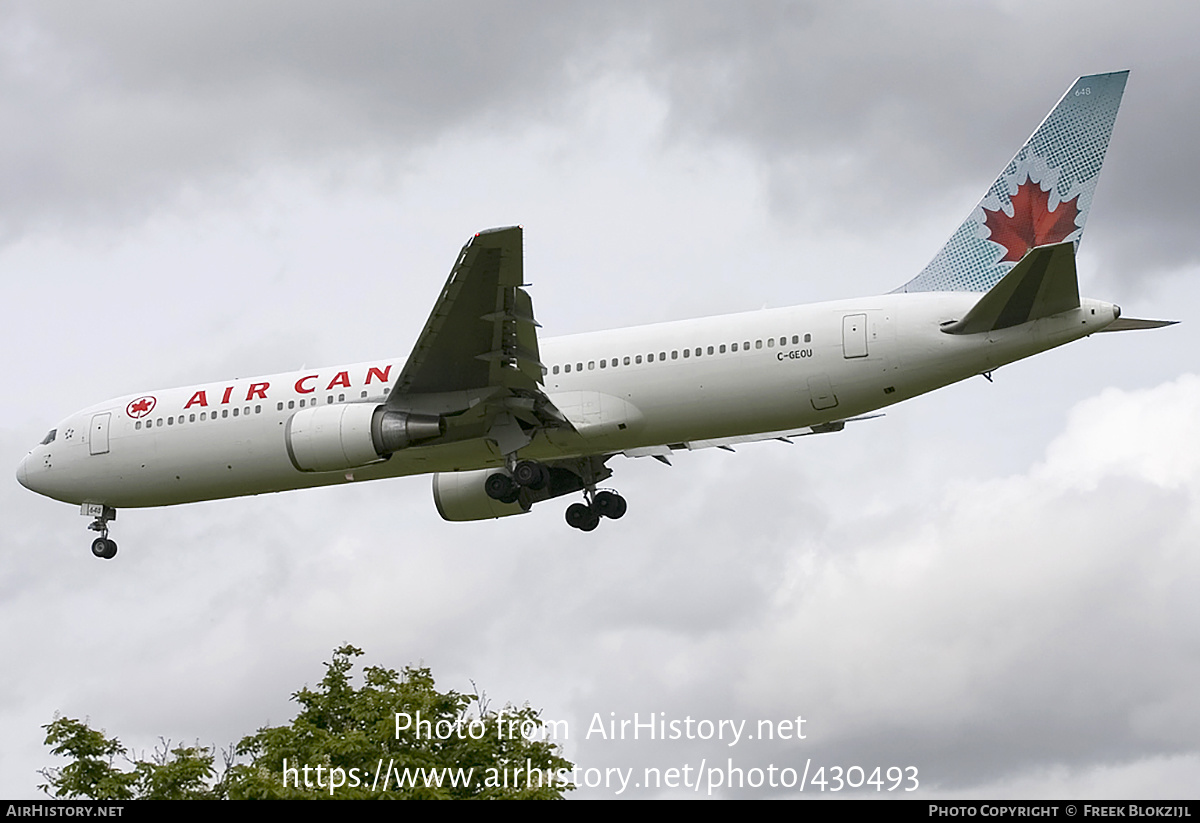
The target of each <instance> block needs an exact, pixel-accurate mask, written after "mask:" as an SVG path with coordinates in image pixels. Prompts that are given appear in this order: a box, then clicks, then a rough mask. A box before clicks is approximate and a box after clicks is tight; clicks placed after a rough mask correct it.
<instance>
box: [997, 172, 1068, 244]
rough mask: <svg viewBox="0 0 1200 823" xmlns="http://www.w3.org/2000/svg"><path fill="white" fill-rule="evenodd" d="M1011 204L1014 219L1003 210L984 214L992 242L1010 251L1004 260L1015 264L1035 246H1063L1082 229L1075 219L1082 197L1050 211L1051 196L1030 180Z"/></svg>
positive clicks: (1019, 188)
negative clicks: (1061, 244)
mask: <svg viewBox="0 0 1200 823" xmlns="http://www.w3.org/2000/svg"><path fill="white" fill-rule="evenodd" d="M1011 200H1012V206H1013V216H1012V217H1009V216H1008V215H1007V214H1005V213H1004V210H1003V209H997V210H996V211H989V210H987V209H984V210H983V211H984V214H985V215H986V216H985V218H984V221H983V222H984V225H985V226H987V227H988V228H989V229H990V230H991V232H992V233H991V236H990V237H989V238H988V239H989V240H991V241H992V242H993V243H999V244H1000V245H1001V246H1004V248H1006V249H1008V251H1007V252H1006V253H1005V255H1004V260H1007V261H1012V262H1014V263H1015V262H1016V261H1018V260H1020V259H1021V258H1022V257H1024V256H1025V255H1026V254H1028V253H1029V250H1030V249H1032V248H1034V247H1035V246H1045V245H1048V244H1051V243H1061V242H1062V241H1063V240H1065V239H1066V238H1067V235H1069V234H1070V233H1071V232H1073V231H1075V229H1077V228H1079V227H1078V226H1076V225H1075V218H1076V217H1078V216H1079V208H1078V206H1077V204H1076V201H1077V200H1079V195H1078V194H1077V195H1075V196H1074V197H1072V198H1071V199H1070V200H1063V201H1061V202H1060V203H1059V204H1058V208H1057V209H1055V210H1054V211H1050V207H1049V203H1050V192H1048V191H1042V187H1041V186H1039V185H1038V184H1036V183H1034V182H1033V181H1032V180H1030V179H1028V178H1026V179H1025V182H1024V183H1022V184H1021V185H1020V186H1018V187H1017V193H1016V194H1014V195H1013V196H1012V198H1011Z"/></svg>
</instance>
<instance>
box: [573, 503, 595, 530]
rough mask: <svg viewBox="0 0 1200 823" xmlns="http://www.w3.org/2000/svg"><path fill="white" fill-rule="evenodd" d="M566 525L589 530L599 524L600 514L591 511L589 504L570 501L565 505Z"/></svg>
mask: <svg viewBox="0 0 1200 823" xmlns="http://www.w3.org/2000/svg"><path fill="white" fill-rule="evenodd" d="M567 525H568V526H570V527H571V528H573V529H579V530H580V531H584V532H590V531H591V530H592V529H594V528H596V526H598V525H600V515H598V514H596V512H594V511H592V508H591V506H586V505H584V504H583V503H572V504H571V505H569V506H567Z"/></svg>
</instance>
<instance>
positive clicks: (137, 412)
mask: <svg viewBox="0 0 1200 823" xmlns="http://www.w3.org/2000/svg"><path fill="white" fill-rule="evenodd" d="M156 402H157V401H156V400H155V399H154V395H151V394H148V395H146V396H145V397H139V398H138V399H137V400H133V401H131V402H130V404H129V405H128V406H126V407H125V413H126V414H127V415H129V416H130V417H132V418H134V419H135V420H137V419H138V418H141V417H145V416H146V415H148V414H149V413H150V412H152V411H154V404H155V403H156Z"/></svg>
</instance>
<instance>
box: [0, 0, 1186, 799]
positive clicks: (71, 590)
mask: <svg viewBox="0 0 1200 823" xmlns="http://www.w3.org/2000/svg"><path fill="white" fill-rule="evenodd" d="M1048 5H1049V6H1050V7H1049V8H1047V6H1048ZM1198 18H1200V13H1197V12H1196V10H1195V9H1194V4H1188V3H1182V2H1181V3H1175V4H1170V3H1150V4H1140V5H1138V7H1137V8H1136V9H1135V8H1134V7H1133V5H1131V4H1128V3H1103V2H1100V3H1098V2H1087V3H1083V2H1076V3H1057V4H1045V3H1040V2H994V3H984V2H981V3H971V4H963V3H952V2H945V3H937V2H912V3H904V4H882V3H881V4H872V3H854V2H843V3H837V4H833V3H828V4H822V3H800V2H795V3H768V2H758V3H755V2H751V3H738V4H733V3H724V4H718V3H707V4H704V3H694V2H679V3H654V4H647V3H628V4H623V3H604V4H595V3H567V2H553V3H551V2H545V3H506V4H498V3H483V2H481V3H436V4H434V3H429V4H397V3H391V2H378V3H368V2H359V3H353V2H351V3H338V4H336V5H335V4H317V3H304V2H295V0H288V2H257V3H253V4H247V3H238V2H206V3H172V4H159V3H116V2H110V3H105V4H88V5H81V4H69V3H47V2H38V3H23V2H9V3H5V4H4V5H3V6H2V7H0V123H3V126H4V128H3V133H4V139H3V140H0V192H3V196H2V197H0V278H2V280H0V282H2V283H3V294H4V306H5V310H6V313H5V323H4V324H3V325H2V327H0V351H2V352H3V353H4V354H3V357H4V367H5V372H6V375H5V377H6V381H5V382H6V385H7V390H6V397H7V401H8V402H6V403H4V404H3V406H2V408H0V456H2V457H3V459H2V460H0V466H8V467H9V469H8V470H9V471H10V477H11V471H13V470H15V468H16V465H17V463H18V461H19V460H20V458H21V457H22V456H23V455H24V453H25V452H26V450H27V449H28V448H29V447H30V446H31V445H33V444H34V443H36V442H38V441H39V440H40V439H41V437H42V436H43V435H44V434H45V432H46V430H48V429H49V428H51V427H52V426H54V425H55V424H56V423H57V422H58V421H59V420H60V419H62V418H63V417H65V416H67V415H68V414H70V413H71V412H73V411H75V410H77V409H79V408H82V407H84V406H87V405H90V404H92V403H95V402H98V401H100V400H102V399H104V398H106V397H111V396H117V395H121V394H127V393H133V392H139V391H146V390H152V389H156V388H161V387H167V386H177V385H186V384H193V383H203V382H208V381H215V380H221V379H225V378H228V377H230V376H232V375H238V376H243V377H247V376H251V375H254V374H263V373H272V372H279V371H287V370H291V369H296V368H300V367H301V366H304V365H307V366H323V365H331V364H337V363H342V362H360V361H364V360H371V359H378V358H381V357H396V358H402V357H404V356H406V355H407V352H408V350H409V348H410V346H411V345H412V343H413V340H414V338H415V336H416V334H417V332H418V331H419V330H420V328H421V325H422V324H423V322H424V320H425V317H426V316H427V314H428V312H429V310H430V308H431V307H432V305H433V302H434V300H435V298H436V296H437V294H438V292H439V290H440V288H441V286H442V283H443V281H444V279H445V277H446V274H447V272H448V271H449V268H450V265H451V263H452V262H453V260H454V256H455V254H456V253H457V251H458V249H459V248H460V246H461V245H462V243H463V242H464V241H465V240H466V239H467V238H468V237H469V236H470V235H471V233H473V232H475V231H477V230H479V229H482V228H486V227H490V226H501V225H511V224H515V223H520V224H522V225H523V226H524V227H525V258H526V259H525V273H526V279H527V280H528V281H530V282H532V284H533V286H532V288H531V289H530V292H531V294H532V297H533V300H534V307H535V311H536V313H537V317H538V319H539V321H540V322H541V324H542V326H543V329H542V333H543V334H544V335H546V336H554V335H558V334H569V333H574V332H581V331H590V330H595V329H603V328H611V327H616V326H628V325H636V324H640V323H652V322H658V321H665V320H673V319H680V318H686V317H693V316H700V315H707V314H719V313H724V312H732V311H745V310H754V309H759V308H762V307H764V306H771V307H777V306H785V305H792V304H797V303H804V302H811V301H818V300H823V299H834V298H839V297H851V296H855V295H863V294H873V293H879V292H884V291H889V290H891V289H892V288H895V287H896V286H899V285H900V284H902V283H904V282H906V281H907V280H909V279H910V278H911V277H912V276H913V275H914V274H915V273H917V272H918V271H919V270H920V269H921V268H922V267H923V266H924V265H925V264H926V263H927V262H928V261H929V259H930V258H931V257H932V256H933V254H934V252H935V251H937V249H938V248H939V247H940V246H941V244H942V242H943V241H944V239H945V238H946V237H947V236H948V235H949V234H950V232H951V231H953V230H954V228H956V227H957V226H958V224H959V223H960V222H961V220H962V218H963V217H964V216H965V215H966V214H967V212H968V211H969V210H970V209H971V208H972V206H974V204H975V203H976V202H977V201H978V200H979V198H980V196H981V195H982V194H983V192H984V190H985V189H986V188H987V186H988V185H989V184H990V183H991V181H992V180H993V179H994V178H995V176H996V173H997V172H998V171H999V170H1000V169H1001V168H1002V167H1003V165H1004V164H1005V163H1006V162H1007V161H1008V159H1009V158H1010V157H1011V156H1012V154H1013V153H1014V152H1015V151H1016V149H1017V148H1019V146H1020V145H1021V143H1022V142H1023V141H1024V140H1025V138H1026V137H1027V136H1028V135H1029V133H1030V132H1032V130H1033V129H1034V127H1035V126H1036V125H1037V124H1038V122H1039V121H1040V119H1041V118H1042V117H1043V116H1044V115H1045V114H1046V112H1048V111H1049V110H1050V108H1051V106H1052V105H1053V104H1054V103H1055V101H1056V100H1057V99H1058V97H1059V96H1060V95H1061V94H1062V92H1063V91H1064V90H1065V89H1066V88H1067V87H1068V86H1069V85H1070V83H1071V82H1072V81H1073V80H1074V79H1075V77H1076V76H1078V75H1080V74H1089V73H1096V72H1106V71H1116V70H1120V69H1130V70H1131V75H1130V79H1129V84H1128V86H1127V89H1126V92H1125V99H1124V104H1123V106H1122V110H1121V114H1120V116H1119V118H1118V120H1117V123H1116V127H1115V130H1114V134H1113V138H1112V142H1111V146H1110V150H1109V154H1108V161H1107V163H1106V168H1105V171H1104V174H1103V176H1102V177H1101V181H1100V184H1099V186H1098V189H1097V191H1096V195H1095V200H1094V205H1093V208H1092V212H1091V215H1090V219H1089V224H1088V233H1087V237H1086V239H1085V241H1084V243H1083V245H1082V247H1081V252H1080V261H1079V268H1080V275H1081V281H1082V283H1081V285H1082V290H1083V292H1084V293H1086V294H1087V295H1089V296H1093V297H1096V298H1101V299H1107V300H1113V301H1115V302H1118V303H1120V304H1121V305H1122V306H1123V308H1124V310H1125V313H1126V315H1127V316H1136V317H1167V318H1172V319H1178V320H1182V321H1184V323H1183V324H1181V325H1179V326H1175V327H1172V328H1170V329H1166V330H1162V331H1157V332H1142V333H1124V334H1111V335H1099V336H1098V337H1096V338H1093V339H1086V340H1083V341H1079V342H1077V343H1074V344H1071V345H1070V346H1068V347H1066V348H1064V349H1062V350H1058V351H1054V352H1050V353H1047V354H1043V355H1041V356H1039V357H1037V358H1035V359H1033V360H1030V361H1027V362H1024V363H1020V364H1015V365H1012V366H1009V367H1006V368H1004V369H1001V370H999V371H998V372H997V373H996V375H995V383H994V384H989V383H987V382H986V381H984V380H982V379H974V380H970V381H967V382H966V383H963V384H960V385H958V386H953V387H950V388H947V389H944V390H942V391H940V392H937V393H935V394H933V395H930V396H927V397H923V398H918V399H916V400H913V401H910V402H908V403H906V404H902V405H900V406H897V407H894V408H892V409H889V410H888V413H887V416H886V417H884V418H882V419H878V420H872V421H869V422H864V423H860V424H856V425H850V426H847V428H846V430H845V431H844V432H842V433H840V434H835V435H827V436H821V437H811V438H805V439H804V440H802V441H799V442H797V443H796V444H794V445H791V446H788V445H784V444H782V443H766V444H757V445H750V446H746V447H743V448H740V449H739V450H738V453H737V454H728V453H726V452H713V453H710V452H699V453H693V454H684V455H681V456H679V457H678V458H677V459H676V460H675V461H674V462H675V465H674V467H671V468H668V467H666V466H663V465H661V464H659V463H657V462H654V461H652V460H629V459H626V458H623V457H617V458H615V459H614V460H613V461H612V462H611V463H610V466H611V467H612V468H613V469H614V471H615V477H614V480H613V484H614V485H615V486H616V487H617V488H619V489H620V490H621V492H622V493H623V494H624V495H625V496H626V498H627V499H628V501H629V513H628V515H627V516H626V517H625V518H624V519H622V520H620V521H619V522H605V523H603V524H601V527H600V528H599V529H598V530H597V531H595V532H593V533H591V534H583V533H580V532H577V531H574V530H572V529H569V528H568V527H567V526H566V525H565V523H564V522H563V519H562V511H563V509H565V507H566V504H567V503H568V502H570V500H569V499H563V500H557V501H551V502H548V503H544V504H542V505H540V506H538V507H537V508H536V509H535V510H534V512H533V513H532V514H531V515H529V516H525V517H515V518H508V519H506V520H499V521H493V522H483V523H470V524H451V523H445V522H443V521H441V520H440V519H439V517H438V515H437V512H436V510H435V508H434V505H433V501H432V497H431V494H430V488H429V485H430V484H429V479H428V478H427V477H416V478H406V479H400V480H390V481H382V482H378V483H374V484H358V485H353V486H343V487H339V488H331V489H323V490H311V491H302V492H293V493H287V494H281V495H272V496H266V497H261V498H251V499H242V500H231V501H218V502H212V503H204V504H195V505H190V506H183V507H177V508H172V509H158V510H123V511H121V513H120V518H119V520H118V521H117V522H116V524H115V526H114V532H113V536H114V537H115V539H116V540H117V541H118V542H119V543H120V546H121V552H120V555H119V556H118V557H117V558H116V559H115V560H113V561H112V562H102V561H99V560H96V559H94V558H93V557H92V556H91V554H90V551H89V549H88V546H89V544H90V541H91V538H92V535H91V533H90V532H88V531H87V530H86V525H87V520H86V518H83V517H80V516H79V514H78V513H77V510H76V509H75V508H74V507H71V506H67V505H65V504H61V503H56V502H54V501H51V500H48V499H45V498H41V497H38V496H36V495H34V494H32V493H30V492H29V491H27V490H25V489H23V488H21V487H20V486H18V485H17V483H16V481H15V479H13V480H10V481H9V482H8V483H2V484H0V507H2V510H3V512H4V514H5V530H4V537H3V539H2V543H0V545H2V547H3V556H4V561H5V562H4V568H5V571H4V573H3V574H2V575H0V622H2V623H3V625H4V626H5V627H6V631H5V632H4V636H3V640H0V657H2V658H3V659H4V660H5V665H4V667H3V668H0V740H2V741H3V743H2V744H0V796H3V797H22V796H27V797H33V796H35V795H36V788H35V787H36V784H37V782H38V776H37V775H36V773H35V770H36V769H37V768H39V767H41V766H45V765H52V764H53V763H54V760H53V758H51V757H50V756H49V753H48V750H47V749H46V748H45V747H44V746H43V745H42V738H43V735H44V733H43V732H42V730H41V728H40V727H41V726H42V725H43V724H45V723H47V722H49V721H50V720H51V719H52V718H53V716H54V713H55V712H61V713H63V714H66V715H68V716H72V717H84V716H86V717H88V718H90V719H91V721H92V723H93V724H94V725H96V726H98V727H102V728H104V729H105V730H106V731H107V732H108V733H109V734H110V735H117V736H119V737H121V739H122V740H123V741H124V742H125V743H126V744H128V745H130V746H131V747H133V748H135V749H136V750H139V751H141V750H146V751H149V750H150V749H151V748H152V747H153V745H154V744H155V742H157V740H158V738H159V736H164V737H168V738H171V739H172V740H176V741H186V742H191V741H194V740H199V741H200V742H201V743H202V744H216V745H217V746H225V745H228V744H229V743H231V742H234V741H236V740H237V739H239V738H241V737H242V736H243V735H245V734H249V733H251V732H253V731H255V730H256V729H257V728H258V727H260V726H262V725H264V724H279V723H284V722H287V721H288V720H290V718H291V717H292V716H293V715H294V713H295V704H293V703H291V702H290V701H289V697H290V695H291V694H292V693H293V692H294V691H296V690H297V689H298V688H300V687H301V686H303V685H305V684H309V685H313V684H315V683H316V682H317V681H318V680H319V679H320V677H321V676H322V674H323V671H324V668H323V662H324V661H327V660H329V659H330V652H331V650H332V649H333V648H334V647H335V646H338V645H340V644H342V643H344V642H351V643H354V644H355V645H358V646H360V647H363V648H364V649H365V650H366V652H367V655H366V657H365V658H364V662H365V663H366V664H368V665H370V664H376V665H385V666H389V667H393V668H400V667H402V666H404V665H406V664H409V663H414V664H415V663H424V664H425V665H428V666H430V667H432V669H433V672H434V675H435V677H436V678H437V681H438V684H439V686H440V687H441V688H444V689H456V690H458V691H471V689H472V682H473V683H475V684H477V685H478V686H479V687H480V688H481V689H483V690H484V691H486V693H487V694H488V696H489V697H490V698H491V700H492V701H493V703H494V704H503V703H505V702H510V701H512V702H518V703H523V702H526V701H528V702H529V703H530V704H531V705H532V706H534V707H535V708H540V709H542V710H543V712H544V715H545V716H546V717H548V718H552V719H563V720H567V721H568V722H569V723H570V729H571V735H572V737H571V740H570V741H569V742H568V743H567V745H566V753H567V756H568V757H569V758H570V759H572V760H574V761H575V762H576V763H577V764H578V765H579V766H581V767H585V768H601V769H602V768H606V767H621V768H629V767H636V768H637V769H638V770H639V775H640V769H641V768H642V767H643V766H658V767H660V768H663V769H666V768H670V767H676V768H682V767H683V766H684V765H689V764H690V765H691V766H692V767H693V768H695V767H697V766H698V765H699V764H700V763H701V761H706V762H707V763H708V764H709V765H710V766H711V765H712V764H714V763H717V764H725V763H726V761H727V760H730V759H731V760H732V761H733V764H734V766H736V767H740V768H743V769H750V768H753V767H760V768H765V767H767V766H768V765H769V764H774V765H775V766H776V767H777V768H784V767H791V768H798V769H803V767H804V764H805V762H806V761H808V759H809V758H811V762H812V767H813V768H814V769H815V768H816V767H817V766H821V765H824V766H826V767H832V766H841V767H843V768H848V767H850V766H855V765H858V766H862V767H864V768H866V769H867V770H868V772H869V771H870V769H872V768H874V767H875V766H882V767H884V768H885V769H886V767H888V766H903V767H909V766H913V767H917V769H919V780H920V789H919V791H918V792H917V793H916V794H917V795H918V796H920V797H939V796H940V797H1070V796H1087V797H1180V796H1188V797H1196V792H1197V789H1196V787H1197V786H1200V743H1198V741H1200V701H1198V700H1197V699H1196V694H1197V687H1198V685H1200V605H1198V604H1197V599H1196V596H1195V593H1196V591H1197V588H1198V585H1197V584H1198V583H1200V552H1197V543H1198V542H1200V540H1198V539H1197V538H1198V535H1200V378H1198V377H1197V375H1196V371H1197V369H1196V365H1195V354H1194V352H1196V351H1197V350H1198V346H1200V331H1198V330H1200V259H1198V252H1197V246H1196V243H1195V239H1194V238H1195V226H1196V225H1197V222H1198V221H1200V208H1198V207H1197V205H1196V202H1195V190H1196V181H1197V180H1198V179H1200V160H1198V159H1197V157H1196V154H1195V150H1194V147H1195V146H1197V145H1200V106H1198V105H1197V102H1198V101H1200V56H1198V54H1197V51H1196V49H1195V44H1194V32H1195V30H1196V27H1197V24H1198V23H1200V19H1198ZM634 712H637V713H639V714H640V715H641V716H642V717H643V718H644V717H645V716H646V715H647V714H649V713H655V714H657V713H660V712H661V713H664V714H662V715H660V717H663V718H665V719H668V720H671V719H680V720H682V719H684V718H687V717H692V718H695V719H710V720H713V721H719V720H722V719H729V720H733V721H740V720H745V721H747V725H748V726H754V725H755V724H757V722H758V721H759V720H772V721H780V720H784V719H789V718H795V717H796V716H798V715H800V716H803V717H804V718H805V721H806V722H805V726H804V729H805V732H806V735H807V737H806V739H805V740H803V741H786V742H780V741H774V742H769V741H761V740H752V741H747V740H743V741H741V742H740V743H738V744H737V745H735V746H732V747H731V746H729V745H727V743H728V741H701V740H693V741H687V740H683V741H673V742H666V743H661V742H657V743H650V742H647V741H645V740H641V741H630V740H626V741H603V740H598V739H597V737H596V735H593V736H592V738H591V739H584V735H585V733H586V732H587V729H588V726H589V723H590V721H591V720H592V718H593V716H594V715H596V714H597V713H599V714H600V715H601V716H602V717H603V718H605V719H608V718H609V717H616V718H618V719H621V718H632V716H633V713H634ZM610 713H615V715H610ZM642 791H643V793H644V791H645V790H642ZM633 793H637V792H636V791H633V790H631V791H629V792H627V793H626V794H633ZM660 793H661V794H670V793H671V792H666V791H663V792H660ZM682 793H683V794H687V795H688V796H691V793H690V792H682ZM743 793H745V794H749V795H752V796H762V795H767V794H781V795H787V794H789V792H786V791H782V790H780V791H777V792H770V791H768V790H767V789H759V790H750V789H746V790H744V792H743ZM578 794H579V795H581V796H596V797H609V796H613V794H614V791H613V790H611V789H606V788H603V787H598V788H596V789H592V790H581V791H580V792H579V793H578ZM724 794H726V795H728V794H729V793H728V792H725V793H724ZM734 794H737V792H734ZM806 794H807V793H806ZM885 794H886V793H885ZM908 796H913V795H912V794H909V795H908Z"/></svg>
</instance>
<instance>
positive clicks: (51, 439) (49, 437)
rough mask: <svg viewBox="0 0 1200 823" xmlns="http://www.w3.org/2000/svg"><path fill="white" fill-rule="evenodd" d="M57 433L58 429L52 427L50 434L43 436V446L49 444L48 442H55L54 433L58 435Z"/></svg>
mask: <svg viewBox="0 0 1200 823" xmlns="http://www.w3.org/2000/svg"><path fill="white" fill-rule="evenodd" d="M56 434H58V429H51V430H50V433H49V434H47V435H46V436H45V437H43V438H42V445H43V446H45V445H47V444H48V443H53V442H54V435H56Z"/></svg>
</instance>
